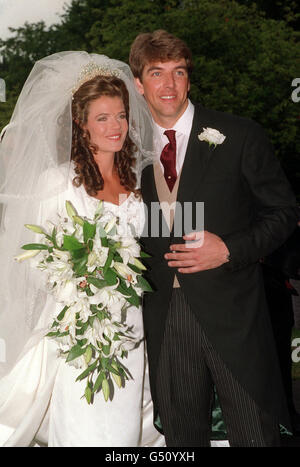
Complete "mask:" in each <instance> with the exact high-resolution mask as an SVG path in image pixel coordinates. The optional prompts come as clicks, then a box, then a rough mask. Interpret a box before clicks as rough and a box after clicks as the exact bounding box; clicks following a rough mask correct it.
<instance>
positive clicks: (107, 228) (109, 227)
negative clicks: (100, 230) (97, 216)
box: [104, 219, 116, 233]
mask: <svg viewBox="0 0 300 467" xmlns="http://www.w3.org/2000/svg"><path fill="white" fill-rule="evenodd" d="M115 223H116V219H111V220H110V221H109V222H108V223H107V224H106V226H105V227H104V230H105V232H106V233H109V232H110V231H111V229H112V228H113V227H114V225H115Z"/></svg>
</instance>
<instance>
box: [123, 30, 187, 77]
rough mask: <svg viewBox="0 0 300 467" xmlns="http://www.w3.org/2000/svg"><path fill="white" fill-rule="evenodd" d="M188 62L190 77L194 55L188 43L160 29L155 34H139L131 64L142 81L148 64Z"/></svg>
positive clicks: (134, 72)
mask: <svg viewBox="0 0 300 467" xmlns="http://www.w3.org/2000/svg"><path fill="white" fill-rule="evenodd" d="M182 58H184V59H185V60H186V65H187V71H188V73H189V75H190V73H191V71H192V68H193V65H192V53H191V51H190V49H189V48H188V46H187V45H186V43H185V42H184V41H183V40H181V39H179V38H178V37H175V36H173V34H170V33H168V32H167V31H164V30H163V29H158V30H156V31H154V32H147V33H142V34H139V35H138V36H137V37H136V38H135V40H134V42H133V43H132V45H131V49H130V54H129V63H130V67H131V70H132V73H133V75H134V76H135V78H139V79H140V80H142V74H143V70H144V67H145V65H146V64H148V63H153V62H168V61H170V60H174V61H178V60H180V59H182Z"/></svg>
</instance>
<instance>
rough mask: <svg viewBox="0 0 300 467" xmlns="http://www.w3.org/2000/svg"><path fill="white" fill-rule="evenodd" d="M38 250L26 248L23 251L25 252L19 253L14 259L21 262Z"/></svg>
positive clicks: (31, 256)
mask: <svg viewBox="0 0 300 467" xmlns="http://www.w3.org/2000/svg"><path fill="white" fill-rule="evenodd" d="M39 252H40V250H27V251H25V253H22V254H21V255H18V256H15V257H14V260H15V261H18V263H21V262H22V261H24V260H25V259H29V258H33V257H34V256H36V255H37V254H38V253H39Z"/></svg>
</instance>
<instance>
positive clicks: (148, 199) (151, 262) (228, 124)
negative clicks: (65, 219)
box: [141, 105, 297, 426]
mask: <svg viewBox="0 0 300 467" xmlns="http://www.w3.org/2000/svg"><path fill="white" fill-rule="evenodd" d="M207 127H209V128H214V129H216V130H219V131H220V132H221V133H222V134H223V135H225V136H226V139H225V141H224V142H223V143H222V144H220V145H218V146H217V147H216V148H213V146H209V144H208V143H207V142H205V141H200V140H199V138H198V135H199V134H200V133H201V132H202V131H203V128H207ZM141 190H142V196H143V201H144V203H145V207H146V220H147V222H146V226H145V230H144V233H143V236H142V238H141V243H142V245H143V247H144V250H145V251H146V252H147V253H148V254H150V255H151V257H150V258H147V260H146V261H145V264H146V266H147V268H148V270H147V272H146V277H147V279H148V280H149V282H150V283H151V285H152V287H153V290H154V292H151V293H146V294H145V297H144V307H143V314H144V325H145V334H146V342H147V350H148V356H149V369H150V384H151V391H152V397H153V401H154V407H155V412H156V411H157V400H156V373H157V366H158V361H159V355H160V348H161V343H162V340H163V336H164V325H165V321H166V316H167V313H168V308H169V302H170V298H171V294H172V288H173V282H174V274H175V269H174V268H170V267H169V266H168V265H167V260H165V259H164V254H165V253H166V252H168V251H169V246H170V244H174V243H183V240H182V238H181V236H178V237H175V236H174V226H173V230H172V231H171V232H170V235H169V236H166V235H165V229H167V227H166V224H165V221H164V218H163V216H160V221H161V227H162V228H161V230H162V232H164V233H163V236H162V235H160V236H156V235H157V232H154V233H155V236H151V205H152V203H158V195H157V191H156V187H155V180H154V173H153V166H148V167H146V168H145V169H144V171H143V173H142V180H141ZM177 202H179V203H181V205H182V206H184V204H183V203H192V207H193V210H194V214H193V215H194V219H195V215H196V202H204V229H205V230H207V231H209V232H212V233H214V234H216V235H218V236H220V237H221V238H222V239H223V241H224V242H225V244H226V245H227V247H228V249H229V252H230V262H228V263H225V264H223V265H222V266H220V267H218V268H215V269H211V270H206V271H202V272H197V273H192V274H180V273H178V272H177V270H176V275H177V278H178V280H179V283H180V286H181V288H182V291H183V293H184V294H185V296H186V298H187V300H188V302H189V305H190V306H191V309H192V311H193V313H194V314H195V316H196V317H197V319H198V320H199V323H200V324H201V326H202V328H203V330H204V332H205V333H206V335H207V337H208V338H209V340H210V341H211V343H212V344H213V346H214V348H215V350H216V351H217V352H218V353H219V354H220V356H221V357H222V359H223V361H224V363H225V364H226V366H227V367H228V368H229V370H230V371H231V372H232V374H233V375H234V376H235V377H236V378H237V379H238V381H239V382H240V383H241V384H242V386H243V387H244V388H245V389H246V390H247V392H248V393H249V394H250V395H251V396H252V397H253V399H254V400H255V401H256V402H257V403H258V405H259V406H261V407H262V408H264V410H266V411H267V412H269V413H273V414H274V416H276V417H277V416H278V420H279V421H280V422H281V423H283V424H285V425H286V426H287V425H288V419H287V416H286V410H285V403H284V398H283V396H282V392H281V381H280V376H279V368H278V364H277V356H276V351H275V347H274V341H273V335H272V332H271V326H270V321H269V316H268V312H267V308H266V300H265V295H264V287H263V280H262V273H261V268H260V259H261V258H263V257H265V256H266V255H268V254H269V253H271V252H272V251H273V250H275V249H276V248H278V247H279V246H280V245H281V244H282V243H283V242H284V241H285V239H286V238H287V237H288V236H289V234H291V232H292V231H293V230H294V229H295V226H296V222H297V214H296V201H295V198H294V195H293V193H292V191H291V189H290V186H289V183H288V182H287V180H286V177H285V175H284V174H283V172H282V170H281V168H280V164H279V162H278V161H277V159H276V157H275V156H274V154H273V150H272V147H271V145H270V143H269V141H268V139H267V138H266V136H265V133H264V131H263V130H262V128H261V127H260V125H258V124H257V123H255V122H253V121H251V120H249V119H246V118H240V117H236V116H233V115H230V114H225V113H222V112H217V111H212V110H207V109H205V108H203V107H202V106H200V105H196V106H195V114H194V119H193V125H192V130H191V134H190V137H189V142H188V147H187V151H186V155H185V160H184V165H183V168H182V172H181V178H180V182H179V187H178V194H177ZM190 206H191V204H190ZM154 211H155V210H154ZM152 215H153V212H152ZM178 216H180V217H178ZM184 216H185V213H184V209H181V210H180V209H178V210H176V214H175V221H174V225H176V226H177V228H178V225H179V224H180V223H181V224H182V226H183V227H182V231H183V233H182V234H184V233H188V232H184ZM152 221H153V219H152ZM195 358H197V355H195ZM188 385H189V383H188V381H187V390H188Z"/></svg>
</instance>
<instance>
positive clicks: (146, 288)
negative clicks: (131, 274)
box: [137, 276, 153, 292]
mask: <svg viewBox="0 0 300 467" xmlns="http://www.w3.org/2000/svg"><path fill="white" fill-rule="evenodd" d="M137 283H138V285H139V287H140V288H141V289H142V290H143V292H153V289H152V287H151V285H150V284H149V282H148V281H147V280H146V279H145V278H144V277H143V276H138V277H137Z"/></svg>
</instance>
